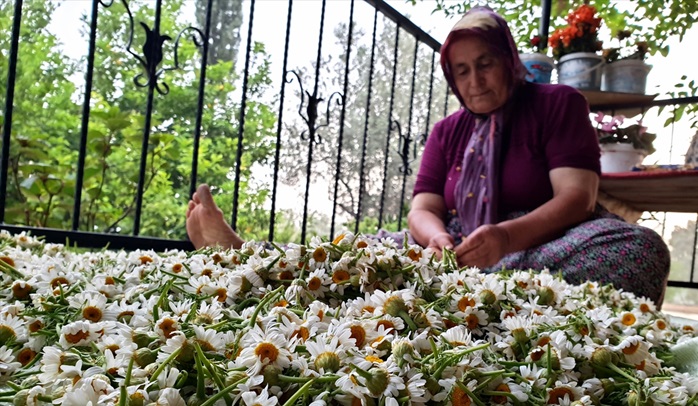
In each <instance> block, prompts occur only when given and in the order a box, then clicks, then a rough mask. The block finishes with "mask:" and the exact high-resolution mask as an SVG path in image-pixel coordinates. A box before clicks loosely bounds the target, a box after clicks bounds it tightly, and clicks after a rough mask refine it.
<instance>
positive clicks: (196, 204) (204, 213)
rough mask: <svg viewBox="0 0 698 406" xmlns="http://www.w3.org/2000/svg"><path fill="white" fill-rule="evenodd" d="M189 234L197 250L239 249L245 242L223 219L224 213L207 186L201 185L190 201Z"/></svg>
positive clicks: (188, 211)
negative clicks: (215, 248)
mask: <svg viewBox="0 0 698 406" xmlns="http://www.w3.org/2000/svg"><path fill="white" fill-rule="evenodd" d="M187 234H188V235H189V239H190V240H191V242H192V244H194V247H195V248H196V249H199V248H203V247H215V246H220V247H223V248H235V249H237V248H240V246H242V244H243V242H244V241H243V240H242V239H241V238H240V236H239V235H237V233H236V232H235V231H234V230H233V229H232V228H231V227H230V225H229V224H228V222H226V221H225V218H223V211H222V210H221V209H220V208H219V207H218V206H217V205H216V203H215V202H214V201H213V196H212V195H211V189H209V187H208V185H206V184H202V185H200V186H199V187H198V188H197V189H196V192H195V193H194V196H192V198H191V200H190V201H189V206H188V207H187Z"/></svg>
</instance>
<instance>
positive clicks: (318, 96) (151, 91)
mask: <svg viewBox="0 0 698 406" xmlns="http://www.w3.org/2000/svg"><path fill="white" fill-rule="evenodd" d="M165 3H166V2H165V1H163V0H158V1H156V2H155V4H154V10H153V11H152V12H151V14H153V17H152V18H153V19H152V20H151V21H152V22H151V21H141V20H137V17H136V16H134V12H133V11H132V10H131V8H130V6H131V4H130V2H128V1H126V0H122V1H121V2H114V1H104V0H94V1H93V2H92V6H91V12H90V16H89V18H88V19H87V21H88V22H89V33H88V44H89V45H88V52H87V55H86V56H85V60H84V62H85V70H84V77H85V82H84V92H83V93H82V96H81V97H82V102H81V105H82V114H81V123H80V130H79V134H80V138H79V142H78V145H77V151H78V154H77V158H76V162H75V168H76V172H75V175H74V178H75V187H74V198H73V201H72V214H71V216H70V217H71V219H70V223H71V226H70V229H66V230H62V229H57V228H56V229H54V228H51V227H46V226H41V227H34V226H30V225H16V224H7V223H6V221H5V220H6V218H5V212H6V209H7V208H8V202H7V200H6V193H2V194H0V222H2V223H5V224H3V225H2V227H3V228H5V229H7V230H9V231H12V232H21V231H30V232H32V233H33V234H41V235H44V236H46V238H47V240H49V241H55V242H66V241H69V242H70V243H74V244H77V245H79V246H85V247H102V246H104V244H105V243H106V242H108V243H109V244H110V246H111V247H112V248H126V249H134V248H153V249H158V250H162V249H167V248H178V249H189V248H191V247H192V246H191V244H190V243H189V241H187V240H186V239H179V240H177V239H162V238H157V237H147V236H142V235H141V234H142V233H141V224H142V216H143V208H144V200H143V198H144V193H145V190H146V188H147V187H148V182H149V180H148V165H150V162H149V159H151V158H150V157H149V152H150V151H151V150H152V149H153V148H154V147H153V145H152V144H153V142H152V140H151V135H152V133H153V131H156V129H155V125H156V124H155V123H154V122H153V117H154V109H155V105H156V102H157V101H159V100H162V99H163V98H167V97H168V96H169V93H170V90H171V89H170V85H168V83H166V82H165V80H166V74H167V73H169V72H171V71H176V70H181V68H182V67H181V66H180V62H179V60H180V57H179V52H180V51H181V48H182V44H181V42H183V41H184V39H185V38H186V37H187V36H188V35H190V36H191V38H192V42H193V43H194V45H195V46H196V48H197V50H198V54H199V57H198V58H199V63H198V66H197V69H198V73H197V74H198V79H199V80H198V100H197V103H196V113H195V115H194V118H193V120H191V121H194V122H195V125H194V126H193V132H194V133H193V140H192V150H191V155H192V158H191V161H192V165H191V171H190V174H189V185H188V195H189V196H191V194H193V193H194V191H195V188H196V185H197V183H198V182H202V181H207V179H201V178H200V177H199V165H200V161H201V159H202V156H200V154H201V152H200V142H201V140H202V137H203V133H204V132H206V129H205V128H204V124H203V122H204V118H203V117H204V114H205V112H206V106H205V98H206V97H207V92H209V91H210V89H209V88H208V87H207V80H206V79H207V68H208V53H209V47H211V46H214V45H216V44H213V43H212V39H211V30H212V27H211V19H212V12H213V10H214V2H213V0H208V1H207V2H206V7H205V9H206V18H205V20H204V21H205V23H204V25H203V27H200V28H197V27H194V26H188V27H186V28H184V29H183V30H181V31H180V32H179V33H178V34H176V35H175V37H176V38H175V39H174V45H173V46H172V47H170V48H164V47H163V44H165V43H166V41H171V40H172V37H170V36H169V35H167V33H165V32H163V26H162V24H161V21H162V19H163V8H165V7H164V5H165ZM115 4H119V5H120V6H122V7H123V9H124V11H125V13H126V14H127V15H128V18H127V20H126V21H127V27H126V30H125V34H126V35H127V37H128V41H127V44H126V47H125V48H126V49H125V51H126V52H127V53H128V54H130V56H131V57H132V58H134V59H135V60H136V61H137V63H138V65H140V68H141V73H139V74H138V75H137V76H136V77H135V79H134V80H133V84H132V85H131V86H133V85H135V86H136V87H139V88H142V89H143V91H144V92H145V93H146V96H145V104H144V106H143V107H142V109H143V111H144V113H143V125H142V132H141V148H140V157H139V170H138V179H137V181H136V182H134V185H135V190H134V194H133V195H134V198H133V203H132V205H131V206H130V207H129V210H128V212H127V213H124V215H123V217H128V218H132V225H131V226H130V227H127V228H130V230H129V232H128V233H124V232H123V230H122V231H121V232H117V231H116V230H117V227H114V226H111V227H109V228H108V229H107V230H103V231H102V232H100V231H93V230H86V229H85V227H84V225H83V226H81V221H82V220H83V217H84V213H83V211H82V209H83V206H84V202H85V200H86V199H85V195H84V193H85V191H84V189H85V187H84V181H85V168H86V159H87V154H88V146H89V143H90V131H91V125H93V124H94V123H91V115H92V114H93V109H94V106H95V100H93V99H92V97H93V94H92V93H93V77H94V75H95V71H96V70H98V69H99V68H100V67H99V66H96V65H95V56H96V54H97V53H98V52H100V50H102V48H100V47H99V46H98V45H97V43H98V40H99V38H98V34H99V32H100V31H99V22H100V18H101V16H102V14H103V13H104V12H105V10H107V9H110V8H115V7H116V6H115ZM247 4H249V11H248V12H247V15H246V19H247V26H246V27H241V30H244V29H245V28H246V32H247V34H246V46H245V53H244V55H245V56H244V69H241V70H239V73H240V74H241V75H242V85H241V92H240V103H239V110H238V113H237V117H236V118H237V124H238V125H237V134H236V144H237V147H236V149H235V160H234V164H233V165H231V166H230V167H231V168H232V171H233V173H234V181H233V186H234V187H233V195H232V210H231V213H232V218H231V225H232V226H233V227H234V228H236V227H237V226H238V225H239V224H238V222H239V203H240V187H241V186H240V185H241V183H243V178H244V176H243V175H242V173H241V168H242V167H243V166H244V165H245V164H244V162H243V158H244V154H245V150H246V148H251V147H250V146H248V145H246V141H247V140H246V124H247V122H246V119H247V113H248V109H249V105H250V101H249V97H250V90H249V88H248V86H249V81H250V74H251V73H250V72H251V63H253V60H254V58H255V55H253V54H254V53H255V45H256V44H255V41H256V39H255V33H256V31H255V28H256V24H257V23H258V22H257V18H258V16H257V13H256V12H255V7H256V5H257V2H256V1H255V0H252V1H250V2H248V3H247ZM286 4H287V6H288V8H287V14H286V26H285V40H284V51H283V60H282V62H281V63H282V66H283V67H282V71H281V72H282V74H281V80H279V81H278V89H279V93H278V94H279V99H278V100H279V102H278V108H277V110H276V113H275V117H276V131H275V132H276V140H275V141H276V142H275V150H274V158H273V181H272V183H271V185H268V186H269V188H270V189H271V199H270V200H269V203H270V204H271V207H270V210H269V211H268V213H269V230H268V239H269V240H274V238H275V225H276V218H277V215H278V208H277V204H278V189H279V174H280V164H281V162H282V161H281V159H280V154H281V149H282V145H283V143H284V142H283V141H284V136H285V135H286V134H285V133H286V131H285V129H286V128H287V127H288V126H294V128H296V129H298V130H297V131H300V132H301V134H300V137H299V138H300V140H301V142H302V143H305V145H304V147H306V148H307V155H306V162H305V167H306V168H305V179H304V182H305V191H304V195H303V212H302V217H301V219H302V221H301V231H300V240H301V241H302V242H305V241H306V239H307V238H308V236H309V235H308V234H309V232H308V228H309V225H308V219H309V217H310V216H311V213H310V210H309V207H308V205H309V202H310V201H311V200H312V199H313V198H317V197H316V196H311V193H310V186H311V183H312V178H313V176H314V175H315V176H317V174H314V172H313V171H314V164H315V162H314V159H317V158H316V157H315V153H314V148H316V147H317V145H318V144H319V143H321V142H322V141H323V140H322V139H321V137H320V134H319V131H320V130H321V129H322V130H326V129H327V128H326V127H328V126H329V125H330V121H331V119H332V118H331V108H332V106H333V102H336V104H337V105H338V106H340V109H341V113H340V117H339V121H338V122H337V123H333V124H332V126H333V128H332V129H331V130H332V131H333V134H332V137H335V138H334V139H335V140H336V142H337V150H336V163H335V165H334V166H335V168H334V172H335V175H334V179H333V184H334V185H333V192H332V193H333V197H334V198H333V200H332V214H331V224H330V234H334V233H335V231H336V229H337V228H338V222H339V220H338V218H337V217H338V210H339V209H338V204H339V202H340V200H341V198H340V196H338V194H339V190H340V187H341V185H340V184H341V183H347V182H348V181H347V180H346V179H343V176H344V177H346V174H343V173H342V171H343V170H345V169H346V168H343V165H342V161H343V153H344V152H345V151H343V146H344V144H345V143H346V134H345V133H346V119H345V116H346V111H347V109H351V110H353V111H358V110H363V111H364V112H365V113H364V125H363V133H362V134H357V133H356V131H354V133H353V134H351V135H352V136H353V137H354V139H356V138H361V139H362V144H361V161H360V165H359V168H358V190H359V195H358V196H355V197H354V199H353V202H351V203H350V204H351V205H353V207H354V210H352V211H351V212H350V213H346V204H345V213H343V214H344V217H345V218H346V217H347V214H348V215H349V219H350V221H351V222H352V223H353V227H354V229H355V231H358V230H359V224H360V222H361V221H362V219H364V217H365V207H363V206H362V202H363V201H364V200H365V199H364V198H363V197H364V196H366V193H367V186H366V178H367V174H366V171H367V165H366V156H367V154H368V153H369V152H368V151H367V143H368V140H369V138H376V137H384V138H385V141H384V146H385V147H384V150H383V151H382V154H381V155H382V158H383V159H382V161H383V174H382V176H383V180H382V181H381V182H380V183H381V184H382V185H383V187H382V189H383V190H382V191H381V196H380V207H379V209H378V214H377V217H378V226H379V227H381V226H382V225H383V222H384V217H385V216H386V213H385V211H386V208H385V207H384V206H385V204H384V202H385V193H386V190H388V191H389V188H388V187H387V183H388V182H389V180H390V181H394V180H395V179H389V178H391V177H392V178H401V187H400V189H401V190H400V194H399V196H398V199H397V201H399V204H398V205H397V206H398V207H399V209H398V212H397V213H393V214H392V215H391V217H392V218H393V219H397V223H398V227H401V226H402V218H403V217H404V215H405V213H403V210H402V208H403V206H404V204H405V199H406V193H407V192H406V191H407V183H408V178H409V177H411V175H412V168H411V167H412V165H413V164H414V161H415V159H416V158H417V149H418V148H419V145H420V144H419V141H420V140H423V139H424V138H425V136H426V131H428V128H429V124H430V122H433V120H431V115H432V103H433V102H436V100H432V96H433V91H434V72H435V69H434V66H435V64H434V61H435V58H434V55H435V53H436V52H438V50H439V47H440V44H439V42H437V41H436V40H434V39H433V38H432V37H431V36H430V35H429V34H427V33H425V32H424V31H422V30H421V29H420V28H418V27H417V26H416V25H415V24H414V23H412V22H411V21H410V20H409V19H407V18H406V17H404V16H403V15H401V14H400V13H398V12H397V11H396V10H394V9H393V8H392V7H390V6H389V5H388V4H387V3H385V2H383V1H380V0H371V1H367V2H365V3H364V2H360V4H361V5H362V6H363V7H366V5H370V6H372V7H373V10H374V13H373V14H374V15H373V24H372V29H371V35H372V39H373V40H372V44H371V49H370V52H371V61H370V73H369V77H368V92H367V95H366V98H365V100H358V99H356V100H353V102H354V103H353V104H352V101H351V100H349V99H348V98H347V91H348V89H347V86H348V83H349V82H350V81H351V78H350V75H351V71H350V65H351V60H352V58H353V57H354V55H353V54H352V51H354V50H353V49H352V41H353V40H354V39H353V33H352V31H353V29H354V28H355V26H356V27H358V24H357V22H356V21H355V19H354V10H355V1H354V0H352V1H351V3H350V12H349V14H348V18H347V19H346V20H345V24H346V27H347V28H348V35H347V36H346V45H345V47H344V49H343V50H342V51H343V53H344V55H343V59H344V61H343V62H344V73H343V83H342V91H341V92H340V91H335V92H333V93H332V94H330V95H329V96H328V95H327V94H322V92H323V88H326V87H327V85H326V84H325V83H324V82H323V80H324V78H322V77H321V76H322V74H323V72H324V71H323V69H324V68H325V66H324V64H326V58H327V56H328V53H327V51H326V49H325V48H323V44H324V42H325V41H323V36H325V35H326V32H325V31H326V29H325V20H326V8H327V6H328V2H327V1H326V0H323V1H321V2H316V3H315V4H317V6H318V7H321V14H320V27H319V32H318V37H317V52H316V57H315V60H314V63H313V64H312V66H313V70H314V74H313V75H312V83H313V84H312V86H311V87H310V89H308V90H306V89H305V88H304V86H303V79H306V76H308V75H307V74H306V75H304V74H303V73H304V72H302V69H304V68H303V67H296V68H295V69H289V66H288V65H289V45H290V43H291V39H290V38H291V33H292V31H293V28H294V26H293V25H294V24H296V25H297V24H299V21H298V20H297V19H294V18H293V17H294V15H293V12H294V1H293V0H289V1H288V2H287V3H286ZM23 5H24V0H17V1H15V4H14V16H13V20H12V21H13V30H12V40H11V49H10V50H9V58H8V59H9V62H10V63H9V65H8V74H7V77H8V81H7V88H6V98H5V111H4V117H5V120H4V122H3V133H2V137H3V153H2V171H0V172H2V173H1V174H0V190H3V191H6V190H7V188H8V173H9V172H10V171H9V168H8V167H9V162H10V160H11V150H10V148H11V145H13V140H12V135H13V119H12V116H13V107H14V105H15V102H16V101H15V86H16V84H17V80H16V72H17V62H18V60H19V59H20V55H21V54H20V52H19V48H20V45H21V43H20V37H21V29H22V18H23ZM30 6H31V5H30ZM141 15H142V14H141ZM381 16H382V20H381ZM301 21H302V20H301ZM379 21H381V22H383V25H384V26H383V28H382V30H383V31H393V32H394V42H393V45H394V53H393V58H392V65H393V71H392V78H391V79H390V80H391V83H392V86H391V88H390V95H389V98H390V107H389V110H388V113H387V117H388V123H389V124H387V125H386V126H385V128H384V129H383V130H381V131H380V132H377V131H376V130H377V129H376V128H375V127H376V126H375V125H373V126H369V121H371V120H375V119H376V118H375V114H374V113H372V111H371V107H372V106H371V105H372V103H373V104H374V105H375V104H376V103H377V102H376V101H372V85H373V84H374V82H375V81H376V78H374V77H373V68H374V66H375V63H374V54H375V53H376V38H377V37H380V36H381V32H378V28H377V24H378V22H379ZM389 23H392V26H393V28H390V27H388V24H389ZM139 24H140V25H141V26H142V27H143V28H144V31H145V35H144V36H137V35H136V28H137V27H138V25H139ZM279 32H280V31H279ZM405 34H406V35H407V37H406V39H403V38H402V37H401V35H405ZM138 38H139V39H141V40H144V44H143V46H142V50H143V53H138V52H137V51H136V50H135V49H136V48H139V46H138V45H137V44H136V42H137V39H138ZM409 44H413V45H409ZM401 47H402V48H404V47H412V49H413V55H412V70H411V72H407V74H408V75H410V74H411V81H410V84H411V85H410V86H409V89H406V88H405V87H404V86H402V88H397V87H396V79H397V75H398V72H397V67H398V63H399V62H398V53H399V50H400V48H401ZM168 52H170V53H171V54H172V57H171V58H169V61H170V62H173V66H166V65H165V63H166V60H167V58H166V56H167V53H168ZM330 52H336V50H333V51H330ZM429 53H430V54H431V57H430V58H429V59H430V60H431V63H430V66H429V69H428V74H427V75H428V76H427V75H423V76H421V77H420V78H419V79H420V82H422V81H428V83H429V87H428V95H422V94H420V95H416V94H415V82H416V80H417V76H418V71H417V70H418V61H420V60H421V57H422V55H423V54H429ZM401 56H402V57H403V58H404V57H405V56H404V55H401ZM274 62H278V61H274ZM422 65H423V63H422ZM299 69H300V70H299ZM271 79H274V78H271ZM292 81H296V82H297V83H298V87H299V90H298V91H297V93H296V94H295V96H296V97H297V98H300V102H298V101H297V98H296V97H293V98H291V97H288V90H289V89H288V88H287V86H286V85H287V84H289V83H290V82H292ZM442 89H443V90H442V92H443V94H442V98H443V99H444V100H445V101H444V114H446V108H447V105H448V101H447V98H448V96H447V94H448V91H447V89H446V86H445V84H444V85H443V87H442ZM420 97H421V98H422V101H421V106H422V107H424V106H426V108H427V109H426V111H424V110H420V111H415V108H414V106H415V104H414V101H415V98H420ZM396 98H400V99H402V100H406V99H407V98H409V108H408V110H409V111H408V112H407V113H406V114H402V112H400V113H399V112H396V111H393V107H394V100H396ZM293 99H296V100H293ZM294 103H297V105H298V107H297V111H298V115H299V116H300V117H301V119H302V122H303V123H304V124H305V129H302V128H301V127H299V126H298V123H297V121H298V119H297V118H295V119H292V120H295V122H293V123H292V124H289V123H291V122H292V120H287V119H286V116H285V114H284V113H287V114H288V113H289V111H288V110H289V108H288V104H294ZM323 103H324V104H325V105H326V106H321V105H322V104H323ZM323 107H326V110H325V111H321V110H322V109H323ZM323 113H324V114H323ZM418 116H419V117H418ZM436 118H438V117H436ZM430 120H431V121H430ZM419 122H421V123H426V124H425V126H424V130H423V132H422V131H420V130H417V124H416V123H419ZM299 128H301V129H299ZM327 132H329V131H326V133H327ZM324 137H329V136H328V135H324ZM12 148H14V146H13V147H12ZM396 163H398V164H399V166H400V169H399V170H400V175H399V176H395V175H392V176H391V175H389V168H388V166H389V165H390V164H392V166H395V164H396ZM354 183H355V182H354ZM374 189H375V187H374ZM374 192H375V190H374ZM391 198H393V199H395V196H391ZM185 204H186V200H185V199H183V201H182V207H183V206H184V205H185ZM394 206H395V204H394ZM345 221H346V220H345ZM104 231H106V232H104Z"/></svg>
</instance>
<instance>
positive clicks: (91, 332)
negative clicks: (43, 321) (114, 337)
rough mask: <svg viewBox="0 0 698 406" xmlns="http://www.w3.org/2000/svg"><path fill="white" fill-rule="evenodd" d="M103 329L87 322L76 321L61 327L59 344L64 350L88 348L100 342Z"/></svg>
mask: <svg viewBox="0 0 698 406" xmlns="http://www.w3.org/2000/svg"><path fill="white" fill-rule="evenodd" d="M101 330H102V327H101V326H100V325H98V324H94V323H88V322H86V321H75V322H72V323H70V324H66V325H65V326H63V327H61V335H60V338H59V339H58V343H59V344H60V345H61V346H62V347H63V348H66V349H67V348H70V347H75V346H78V347H79V346H86V345H89V344H90V343H94V342H96V341H97V340H99V337H100V336H101V334H102V331H101Z"/></svg>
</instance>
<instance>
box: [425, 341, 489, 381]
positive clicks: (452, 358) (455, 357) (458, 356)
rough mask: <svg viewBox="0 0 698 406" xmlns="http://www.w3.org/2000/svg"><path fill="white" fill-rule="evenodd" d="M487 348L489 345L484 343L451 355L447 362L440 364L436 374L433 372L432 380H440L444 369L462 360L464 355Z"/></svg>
mask: <svg viewBox="0 0 698 406" xmlns="http://www.w3.org/2000/svg"><path fill="white" fill-rule="evenodd" d="M489 346H490V343H484V344H480V345H476V346H475V347H470V348H468V349H466V350H463V351H459V352H457V353H456V354H454V355H451V356H450V357H449V358H448V361H447V362H442V363H441V365H439V368H438V369H437V370H436V372H434V379H437V380H438V379H439V378H441V373H443V371H444V369H446V367H448V366H450V365H451V364H452V363H453V362H458V360H459V359H461V358H463V356H464V355H466V354H469V353H471V352H475V351H478V350H484V349H485V348H487V347H489Z"/></svg>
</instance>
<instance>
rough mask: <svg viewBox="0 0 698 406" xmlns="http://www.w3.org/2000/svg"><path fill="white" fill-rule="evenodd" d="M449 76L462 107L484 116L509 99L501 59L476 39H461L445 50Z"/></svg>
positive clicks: (485, 44) (507, 81)
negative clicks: (461, 100) (454, 85)
mask: <svg viewBox="0 0 698 406" xmlns="http://www.w3.org/2000/svg"><path fill="white" fill-rule="evenodd" d="M448 57H449V61H450V67H451V73H452V74H453V80H454V81H455V84H456V88H457V89H458V93H460V96H461V97H462V98H463V101H464V102H465V107H467V108H468V110H470V111H472V112H473V113H476V114H487V113H490V112H492V111H494V110H496V109H498V108H499V107H502V106H503V105H504V103H505V102H506V101H507V98H508V97H509V78H508V76H507V75H506V73H505V68H504V63H503V62H502V60H501V58H500V57H498V56H497V55H495V54H493V53H492V51H490V49H489V46H488V45H487V43H486V42H485V41H483V40H482V39H480V38H478V37H466V38H463V39H460V40H458V41H456V42H454V43H453V44H451V46H449V48H448Z"/></svg>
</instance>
